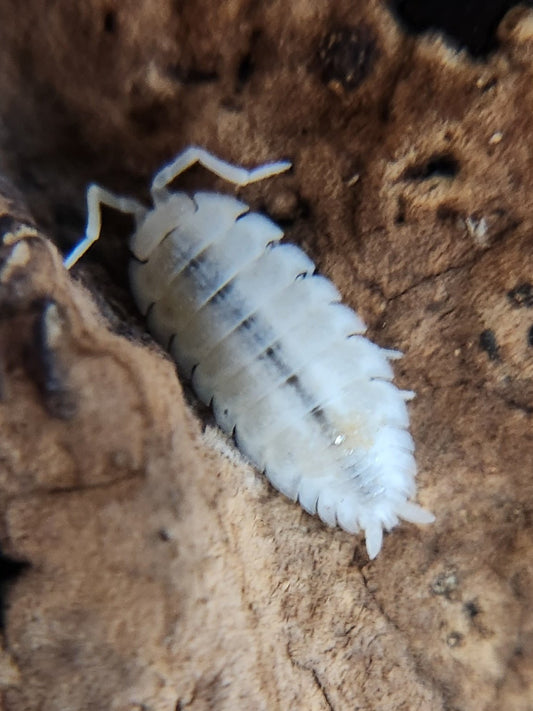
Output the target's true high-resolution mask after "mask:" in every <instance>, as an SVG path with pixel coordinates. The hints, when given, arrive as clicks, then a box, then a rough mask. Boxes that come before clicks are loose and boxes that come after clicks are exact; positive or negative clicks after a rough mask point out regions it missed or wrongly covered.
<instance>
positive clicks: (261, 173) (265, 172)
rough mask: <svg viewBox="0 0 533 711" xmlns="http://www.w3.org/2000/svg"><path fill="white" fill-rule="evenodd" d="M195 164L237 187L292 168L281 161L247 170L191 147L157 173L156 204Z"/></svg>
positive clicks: (154, 193) (154, 194)
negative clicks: (169, 187) (175, 181)
mask: <svg viewBox="0 0 533 711" xmlns="http://www.w3.org/2000/svg"><path fill="white" fill-rule="evenodd" d="M195 163H200V165H202V166H203V167H204V168H207V170H209V171H211V173H214V174H215V175H218V177H219V178H223V179H224V180H227V181H228V182H230V183H234V184H235V185H239V186H243V185H248V184H249V183H254V182H256V181H258V180H263V179H264V178H270V177H271V176H273V175H277V174H278V173H283V171H285V170H288V169H289V168H290V167H291V164H290V163H289V161H285V160H281V161H278V162H276V163H265V165H260V166H258V167H257V168H253V169H252V170H247V169H246V168H242V167H240V166H238V165H232V164H231V163H227V162H226V161H225V160H222V159H221V158H217V157H216V156H215V155H213V154H212V153H209V151H206V150H205V149H204V148H199V147H198V146H189V148H186V149H185V150H184V151H183V152H182V153H179V154H178V155H177V156H176V158H174V160H173V161H172V163H169V164H168V165H166V166H165V167H164V168H162V169H161V170H160V171H159V173H156V175H155V176H154V179H153V181H152V188H151V194H152V198H153V200H154V203H155V202H157V197H158V196H159V195H161V194H162V193H164V192H165V188H166V186H167V185H168V184H169V183H171V182H172V181H173V180H174V178H176V177H177V176H178V175H180V173H183V172H184V171H186V170H187V169H188V168H190V167H191V166H192V165H194V164H195Z"/></svg>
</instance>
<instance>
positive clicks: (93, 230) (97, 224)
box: [63, 184, 146, 269]
mask: <svg viewBox="0 0 533 711" xmlns="http://www.w3.org/2000/svg"><path fill="white" fill-rule="evenodd" d="M102 205H105V206H106V207H111V208H113V209H114V210H118V211H119V212H125V213H128V214H132V215H135V217H136V218H139V217H141V215H144V213H145V212H146V208H144V207H143V206H142V205H141V203H140V202H137V200H134V199H133V198H127V197H121V196H120V195H115V194H114V193H111V192H109V190H105V189H104V188H101V187H100V186H99V185H94V184H93V185H90V186H89V189H88V190H87V227H86V228H85V237H84V238H83V239H82V240H81V241H80V242H78V244H77V245H76V246H75V247H74V249H73V250H72V251H71V252H70V254H68V255H67V256H66V257H65V259H64V260H63V264H64V265H65V268H66V269H70V268H71V267H73V266H74V264H76V262H77V261H78V259H80V258H81V257H83V255H84V254H85V252H86V251H87V250H88V249H89V247H90V246H91V245H92V244H93V243H94V242H96V240H97V239H98V238H99V237H100V230H101V228H102V211H101V207H102Z"/></svg>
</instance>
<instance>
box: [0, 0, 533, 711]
mask: <svg viewBox="0 0 533 711" xmlns="http://www.w3.org/2000/svg"><path fill="white" fill-rule="evenodd" d="M24 5H25V9H24V10H23V11H22V10H21V6H20V4H19V3H15V2H14V0H3V2H2V13H3V18H2V25H1V28H0V40H1V42H0V67H1V71H0V97H1V101H0V150H1V153H0V158H1V161H0V168H1V169H2V171H3V174H4V176H5V177H6V179H8V180H9V181H11V185H14V186H17V188H18V189H19V191H20V192H21V194H22V195H23V197H24V200H25V201H26V203H27V206H28V208H27V210H25V208H24V207H23V206H22V204H21V202H20V200H18V199H15V198H13V194H14V193H13V189H12V188H11V187H10V183H9V182H5V183H2V185H0V189H1V193H2V195H3V197H2V201H1V202H0V213H1V214H0V217H2V216H3V217H4V218H5V219H2V221H1V222H0V225H1V227H2V230H1V233H2V236H3V239H4V242H3V245H2V247H1V248H0V386H1V387H0V395H1V398H0V513H1V516H0V543H1V548H2V551H3V554H4V556H6V557H8V558H9V559H11V560H13V561H25V562H26V563H28V565H27V566H26V567H25V568H24V569H23V570H22V571H21V573H20V575H18V577H16V579H15V578H12V579H11V580H10V581H9V584H6V585H5V586H4V589H3V599H4V608H3V609H4V612H3V616H4V629H3V634H2V649H1V650H0V698H1V700H2V708H4V709H6V711H34V710H35V711H37V710H39V711H82V710H83V711H85V710H89V709H91V710H92V709H112V710H113V711H126V710H127V711H134V710H135V711H140V710H141V709H142V710H143V711H178V710H179V711H183V710H184V709H188V710H189V709H190V711H203V710H206V711H207V710H209V711H215V710H216V711H229V710H232V711H233V710H235V709H239V710H240V709H244V710H247V709H254V710H255V709H265V710H266V709H268V710H269V711H270V710H272V709H280V710H282V709H302V710H305V711H314V710H317V711H318V710H325V711H329V710H331V709H335V711H345V710H348V711H356V710H358V711H393V710H394V711H403V710H405V711H422V710H423V711H425V710H426V709H427V710H431V711H433V710H435V711H441V710H442V711H471V710H472V709H476V711H501V710H503V709H504V710H505V711H531V709H533V687H532V679H533V613H532V610H533V593H532V590H533V573H532V569H533V565H532V564H533V559H532V556H533V542H532V527H533V505H532V500H533V429H532V427H533V421H532V420H533V286H532V284H533V239H532V236H531V235H532V223H533V188H532V185H533V152H532V148H531V146H532V143H533V141H532V132H533V129H532V127H533V122H532V119H531V117H532V115H533V89H532V87H533V81H532V80H533V65H532V57H533V14H532V13H531V12H529V13H528V12H527V11H526V10H523V9H521V10H515V11H512V12H511V13H509V14H508V16H507V17H506V18H505V20H504V21H503V22H502V24H501V26H500V28H499V37H500V48H499V49H498V51H497V52H496V53H495V54H493V55H491V56H490V57H489V58H488V59H487V60H484V61H481V60H478V61H476V62H473V61H471V60H470V59H469V58H468V56H467V55H466V54H465V53H457V52H455V51H454V50H452V49H450V48H449V47H447V46H446V44H445V43H444V41H443V40H442V39H441V38H439V37H437V36H426V37H422V38H415V37H411V36H407V35H405V34H403V32H402V30H401V28H400V27H399V26H398V24H397V23H396V21H395V20H394V18H393V17H392V16H391V15H390V13H389V12H388V11H387V9H386V7H385V5H384V4H382V3H380V2H378V1H377V0H375V1H371V0H368V1H366V2H361V3H354V2H349V1H348V0H342V1H340V2H338V3H334V4H333V3H331V4H330V3H323V4H319V3H316V2H314V0H313V1H312V0H296V1H295V2H291V3H290V5H289V4H287V3H286V2H282V1H281V0H274V2H264V3H253V2H246V1H245V0H230V1H229V2H224V3H216V2H212V1H211V2H207V0H203V1H200V2H196V3H176V2H170V1H168V2H166V1H163V2H153V0H152V1H151V2H150V1H148V0H141V1H137V2H133V1H132V0H124V2H121V3H114V2H103V1H100V0H91V1H90V2H86V3H72V2H69V0H57V2H55V3H47V4H44V3H42V1H41V0H28V2H26V3H25V4H24ZM192 143H196V144H199V145H202V146H205V147H206V148H208V149H210V150H212V151H213V152H215V153H217V154H218V155H221V156H222V157H224V158H226V159H228V160H232V161H234V162H239V163H243V164H246V165H250V166H251V165H255V164H258V163H260V162H262V161H265V160H273V159H278V158H282V157H287V158H290V159H291V160H292V161H293V163H294V169H293V171H292V173H291V174H289V175H284V176H280V177H279V178H275V179H272V180H269V181H266V182H265V183H263V184H258V185H254V186H250V187H249V188H247V189H245V190H242V191H240V195H241V197H242V198H243V199H244V200H246V201H247V202H249V203H250V204H252V205H253V206H254V208H256V209H265V210H266V211H268V212H269V214H270V215H271V216H272V217H273V218H274V219H276V220H278V221H280V222H281V223H282V224H283V225H284V226H286V232H287V236H288V238H289V239H290V240H291V241H294V242H296V243H298V244H299V245H301V246H302V247H303V248H304V249H306V250H307V251H308V252H309V254H310V255H311V256H312V257H313V259H315V260H316V262H317V264H318V265H319V268H320V270H321V271H322V272H324V273H325V274H327V275H328V276H329V277H330V278H331V279H333V280H334V281H335V282H336V284H337V285H338V287H339V288H340V289H341V291H342V293H343V295H344V297H345V299H346V301H347V302H348V303H349V304H350V305H351V306H353V307H354V308H355V309H357V311H358V312H359V313H360V314H361V316H362V317H363V318H364V319H365V320H366V322H367V323H368V324H369V335H370V337H371V338H372V339H373V340H375V341H376V342H378V343H379V344H380V345H382V346H384V347H393V348H399V349H401V350H403V351H404V352H405V357H404V359H403V360H402V361H401V362H400V363H399V364H398V366H397V369H396V370H397V380H398V383H400V384H401V385H402V386H403V387H406V388H409V389H413V390H415V391H416V392H417V397H416V399H415V400H414V401H413V402H412V403H411V404H410V412H411V418H412V433H413V436H414V439H415V442H416V445H417V461H418V464H419V469H420V473H419V477H418V487H419V501H420V502H421V503H422V504H423V505H424V506H425V507H427V508H429V509H431V510H432V511H434V513H435V514H436V517H437V520H436V523H435V524H433V525H432V526H430V527H425V528H417V527H415V526H411V525H407V524H404V525H402V526H401V527H399V528H398V529H396V530H395V531H394V532H393V533H391V535H389V536H387V537H386V539H385V542H384V546H383V549H382V551H381V553H380V555H379V556H378V558H377V559H376V560H375V561H373V562H372V563H369V561H368V559H367V557H366V553H365V549H364V544H363V541H362V540H361V539H360V538H358V537H353V536H350V535H348V534H346V533H344V532H342V531H339V530H331V529H328V528H326V527H325V526H324V525H322V524H321V523H320V521H319V520H317V519H316V518H312V517H310V516H308V515H306V514H305V513H304V512H303V511H302V510H301V509H300V508H299V507H298V506H296V505H293V504H291V503H290V502H288V501H287V500H285V499H284V498H283V497H282V496H281V495H279V494H277V493H276V492H274V491H273V490H272V488H271V487H270V486H269V485H268V483H267V482H266V480H265V479H264V478H263V477H262V476H261V475H260V474H258V473H257V472H255V471H254V470H253V469H252V468H251V467H250V466H249V465H248V464H246V462H244V461H243V460H242V459H241V457H240V455H239V454H238V453H237V452H236V451H235V450H234V449H233V448H232V445H231V444H230V443H229V442H227V441H226V440H225V438H224V437H223V436H222V435H221V434H220V433H219V432H218V431H217V430H216V428H215V427H214V425H213V421H212V418H211V416H210V415H209V413H208V412H206V411H205V410H202V409H200V408H199V407H198V406H197V405H196V404H195V402H194V399H193V398H192V397H191V395H190V393H189V392H188V390H187V388H186V387H185V389H184V388H183V387H182V384H180V382H179V380H178V379H177V377H176V373H175V369H174V366H173V364H172V362H171V361H170V360H169V359H168V357H167V356H165V354H164V353H163V352H162V351H161V350H160V349H159V348H157V347H156V346H155V345H154V344H153V343H152V342H151V341H150V339H149V338H148V337H147V336H146V335H145V332H144V330H143V325H142V322H141V320H140V319H139V318H138V317H137V316H136V314H135V310H134V307H133V305H132V302H131V297H130V296H129V294H128V291H127V272H126V266H127V248H126V234H127V230H126V228H127V225H125V224H122V222H121V221H118V222H117V224H116V225H115V223H114V222H113V220H112V219H111V218H110V219H109V225H110V226H109V227H108V229H107V231H106V234H105V236H104V237H103V238H102V240H101V241H100V242H99V244H98V245H96V246H95V247H94V249H93V250H92V252H91V253H90V254H88V255H87V256H86V258H84V260H83V262H82V263H80V264H79V265H78V266H77V267H76V268H75V269H74V270H73V273H71V274H69V273H67V272H65V270H64V269H63V267H62V263H61V257H60V254H59V253H58V251H57V250H56V248H55V247H54V246H53V244H52V243H51V242H50V241H49V240H48V239H47V238H46V237H45V236H44V235H45V234H47V235H48V236H49V237H51V238H52V239H53V240H54V241H55V242H56V244H58V245H60V246H61V248H63V249H66V248H67V247H68V246H69V245H71V244H73V243H74V242H75V241H76V239H77V238H78V236H79V234H80V233H81V232H82V231H83V222H84V211H85V207H84V192H85V186H86V184H87V183H88V182H89V181H98V182H100V183H102V184H104V185H106V186H107V187H109V188H111V189H115V190H120V191H123V192H125V193H128V194H132V195H135V196H136V197H138V198H140V199H142V198H144V197H145V196H146V188H147V185H148V184H149V180H150V177H151V175H152V173H153V172H154V170H155V169H156V168H157V167H159V165H160V164H161V163H162V162H164V161H165V160H168V159H169V158H171V157H172V156H173V155H175V154H176V153H177V152H178V151H179V150H180V149H182V148H183V147H184V146H186V145H188V144H192ZM181 185H182V186H185V187H191V186H202V187H204V188H208V189H224V190H229V191H232V188H231V187H230V186H227V185H224V184H223V183H222V182H221V181H218V180H215V179H213V178H212V177H211V176H209V175H207V174H206V173H205V171H201V170H194V171H192V172H191V174H190V175H188V176H186V177H185V179H184V180H183V182H182V183H181ZM30 214H31V215H32V216H33V217H30ZM9 216H11V217H12V218H13V219H7V218H8V217H9ZM33 219H35V223H34V222H33ZM24 222H27V223H28V225H30V226H29V227H27V228H26V227H23V226H22V227H21V225H23V223H24ZM32 224H37V225H38V226H39V230H40V232H39V234H38V235H35V230H34V229H33V228H32V227H31V225H32ZM106 225H107V222H106ZM6 235H7V237H6Z"/></svg>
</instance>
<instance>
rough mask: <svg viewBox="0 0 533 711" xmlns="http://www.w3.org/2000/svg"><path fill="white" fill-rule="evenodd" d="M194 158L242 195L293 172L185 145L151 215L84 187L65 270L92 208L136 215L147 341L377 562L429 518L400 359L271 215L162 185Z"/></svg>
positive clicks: (259, 457)
mask: <svg viewBox="0 0 533 711" xmlns="http://www.w3.org/2000/svg"><path fill="white" fill-rule="evenodd" d="M196 162H199V163H201V164H202V165H203V166H204V167H205V168H207V169H209V170H210V171H212V172H213V173H215V174H216V175H218V176H219V177H221V178H224V179H226V180H228V181H230V182H232V183H234V184H235V185H238V186H243V185H246V184H248V183H251V182H254V181H258V180H262V179H263V178H267V177H270V176H273V175H276V174H278V173H281V172H283V171H285V170H287V169H288V168H289V167H290V163H288V162H285V161H280V162H277V163H270V164H266V165H263V166H260V167H258V168H255V169H254V170H246V169H244V168H241V167H237V166H234V165H230V164H229V163H226V162H225V161H223V160H220V159H219V158H216V157H215V156H213V155H212V154H210V153H208V152H207V151H205V150H203V149H201V148H197V147H194V146H191V147H189V148H187V149H186V150H185V151H183V152H182V153H181V154H179V155H178V156H177V157H176V158H175V160H173V161H172V162H171V163H170V164H169V165H167V166H165V167H164V168H163V169H162V170H160V171H159V172H158V173H157V174H156V175H155V177H154V179H153V182H152V186H151V196H152V200H153V207H152V208H151V209H150V208H146V207H144V206H143V205H141V204H140V203H139V202H137V201H136V200H134V199H131V198H125V197H120V196H117V195H114V194H112V193H110V192H108V191H107V190H104V189H103V188H101V187H99V186H97V185H91V186H90V188H89V190H88V193H87V204H88V220H87V229H86V234H85V237H84V239H83V240H82V241H81V242H80V243H79V244H78V245H77V246H76V247H75V249H74V250H73V251H72V252H71V253H70V254H69V255H68V257H67V258H66V259H65V266H66V267H67V268H70V267H72V265H73V264H75V262H76V261H77V260H78V259H79V258H80V257H81V255H83V254H84V252H85V251H86V250H87V249H88V248H89V246H90V245H91V244H92V243H93V242H94V241H95V240H96V239H98V236H99V234H100V221H101V215H100V207H101V205H107V206H109V207H112V208H115V209H117V210H120V211H122V212H126V213H130V214H132V215H133V216H134V217H135V223H136V226H135V231H134V233H133V235H132V237H131V242H130V249H131V252H132V255H133V257H132V260H131V263H130V279H131V288H132V291H133V294H134V297H135V300H136V302H137V305H138V307H139V309H140V311H141V312H142V313H143V314H145V315H146V318H147V321H148V326H149V328H150V330H151V331H152V333H153V334H154V336H155V337H156V338H157V340H159V341H160V342H161V343H162V344H163V345H164V346H165V347H167V348H168V350H169V351H170V353H171V354H172V356H173V357H174V359H175V360H176V362H177V364H178V368H179V370H180V371H181V373H182V375H183V376H184V377H186V378H188V379H190V380H191V382H192V386H193V389H194V390H195V392H196V394H197V395H198V397H199V398H200V400H202V401H203V402H204V403H206V404H211V406H212V408H213V411H214V414H215V418H216V420H217V422H218V424H219V426H220V427H221V428H222V429H223V430H224V431H225V432H228V433H233V434H234V437H235V440H236V442H237V445H238V447H239V448H240V449H241V451H242V452H243V453H244V454H245V455H246V456H247V457H248V458H249V459H250V460H251V461H252V462H253V463H254V464H255V466H256V467H257V468H258V469H259V470H261V471H264V472H265V474H266V476H267V477H268V479H269V480H270V482H271V483H272V484H273V486H274V487H276V489H278V490H279V491H281V492H282V493H283V494H285V495H286V496H287V497H289V498H290V499H292V500H298V501H299V502H300V504H301V506H302V507H303V508H304V509H305V510H306V511H308V512H309V513H311V514H318V515H319V516H320V518H321V519H322V520H323V521H324V522H325V523H326V524H328V525H330V526H334V525H339V526H340V527H341V528H343V529H344V530H346V531H349V532H350V533H357V532H358V531H360V530H362V531H364V533H365V536H366V546H367V550H368V554H369V556H370V558H374V557H375V556H376V555H377V554H378V552H379V550H380V548H381V544H382V538H383V530H384V529H385V530H389V529H390V528H392V527H393V526H395V525H396V524H397V523H398V519H399V518H401V519H405V520H408V521H412V522H415V523H429V522H431V521H433V518H434V517H433V515H432V514H430V513H429V512H428V511H425V510H424V509H422V508H421V507H420V506H418V505H417V504H415V503H413V502H412V501H410V500H409V499H411V498H412V497H413V496H414V494H415V475H416V465H415V460H414V457H413V451H414V445H413V440H412V438H411V435H410V434H409V432H408V430H407V428H408V425H409V419H408V414H407V407H406V400H408V399H409V398H410V397H412V393H410V392H405V391H401V390H399V389H398V388H397V387H396V386H395V385H394V384H393V383H392V378H393V372H392V368H391V365H390V362H389V361H390V360H392V359H394V358H397V357H399V355H400V354H399V353H398V352H397V351H390V350H385V349H382V348H380V347H379V346H377V345H375V344H374V343H372V342H371V341H369V340H368V339H367V338H365V337H364V336H363V335H362V334H363V333H364V332H365V330H366V329H365V325H364V323H363V322H362V320H361V319H360V318H359V316H358V315H357V314H356V313H355V312H354V311H352V310H351V309H350V308H348V307H347V306H345V305H343V304H342V303H340V299H341V297H340V294H339V292H338V291H337V289H336V288H335V286H334V285H333V284H332V282H331V281H329V280H328V279H326V278H325V277H324V276H319V275H317V274H316V273H315V265H314V263H313V262H312V261H311V260H310V259H309V257H308V256H307V255H306V254H304V252H303V251H302V250H301V249H299V248H298V247H297V246H295V245H293V244H280V240H281V238H282V237H283V232H282V231H281V229H280V228H279V227H277V226H276V225H275V224H274V223H273V222H272V221H271V220H269V219H268V218H267V217H265V216H263V215H260V214H258V213H255V212H250V210H249V207H248V206H247V205H245V204H244V203H242V202H240V201H239V200H237V199H235V198H234V197H231V196H228V195H221V194H218V193H213V192H196V193H194V195H188V194H187V193H184V192H172V191H170V190H169V189H168V188H167V186H168V185H169V184H170V183H171V182H172V181H173V180H174V178H176V176H177V175H179V174H180V173H182V172H183V171H185V170H187V169H188V168H189V167H190V166H191V165H193V164H194V163H196Z"/></svg>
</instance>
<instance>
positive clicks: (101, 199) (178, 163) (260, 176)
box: [63, 146, 291, 269]
mask: <svg viewBox="0 0 533 711" xmlns="http://www.w3.org/2000/svg"><path fill="white" fill-rule="evenodd" d="M195 163H200V165H201V166H203V167H204V168H206V169H207V170H209V171H210V172H211V173H214V174H215V175H217V176H218V177H219V178H222V179H224V180H227V181H228V182H230V183H233V184H234V185H237V186H238V187H244V186H245V185H249V184H250V183H256V182H259V181H260V180H264V179H265V178H271V177H272V176H274V175H278V174H279V173H283V172H285V171H286V170H289V168H290V167H291V163H290V162H289V161H276V162H275V163H265V164H264V165H260V166H258V167H257V168H252V169H251V170H248V169H246V168H242V167H241V166H237V165H232V164H231V163H227V162H226V161H225V160H222V159H221V158H217V157H216V156H214V155H213V154H212V153H209V151H206V150H205V149H204V148H199V147H198V146H189V147H188V148H186V149H185V150H184V151H182V152H181V153H179V154H178V155H177V156H176V158H174V160H173V161H172V162H171V163H169V164H168V165H166V166H164V167H163V168H161V170H160V171H159V172H158V173H156V174H155V176H154V179H153V181H152V186H151V188H150V195H151V197H152V201H153V203H154V206H156V205H157V204H158V203H161V202H163V201H164V200H165V199H166V197H167V195H168V190H167V186H168V185H170V183H172V181H173V180H175V179H176V178H177V177H178V176H179V175H181V173H184V172H185V171H186V170H188V169H189V168H191V167H192V166H193V165H194V164H195ZM102 205H103V206H105V207H110V208H112V209H114V210H117V211H118V212H124V213H126V214H128V215H133V216H134V218H135V222H136V223H137V224H138V223H139V222H141V221H142V219H143V218H144V216H145V214H146V212H147V209H146V207H144V206H143V205H142V204H141V203H140V202H138V201H137V200H135V199H133V198H128V197H123V196H120V195H115V194H114V193H112V192H110V191H109V190H106V189H105V188H102V187H100V186H99V185H95V184H94V183H93V184H92V185H90V186H89V189H88V190H87V226H86V228H85V236H84V238H83V239H82V240H81V241H80V242H79V243H78V244H77V245H76V246H75V247H74V249H73V250H72V251H71V252H70V253H69V254H68V255H67V256H66V257H65V259H64V261H63V264H64V265H65V268H66V269H71V268H72V267H73V266H74V265H75V264H76V262H77V261H78V260H79V259H81V257H83V255H84V254H85V253H86V252H87V251H88V250H89V249H90V247H91V245H93V244H94V243H95V242H96V240H97V239H98V238H99V237H100V231H101V227H102V216H101V207H102Z"/></svg>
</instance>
